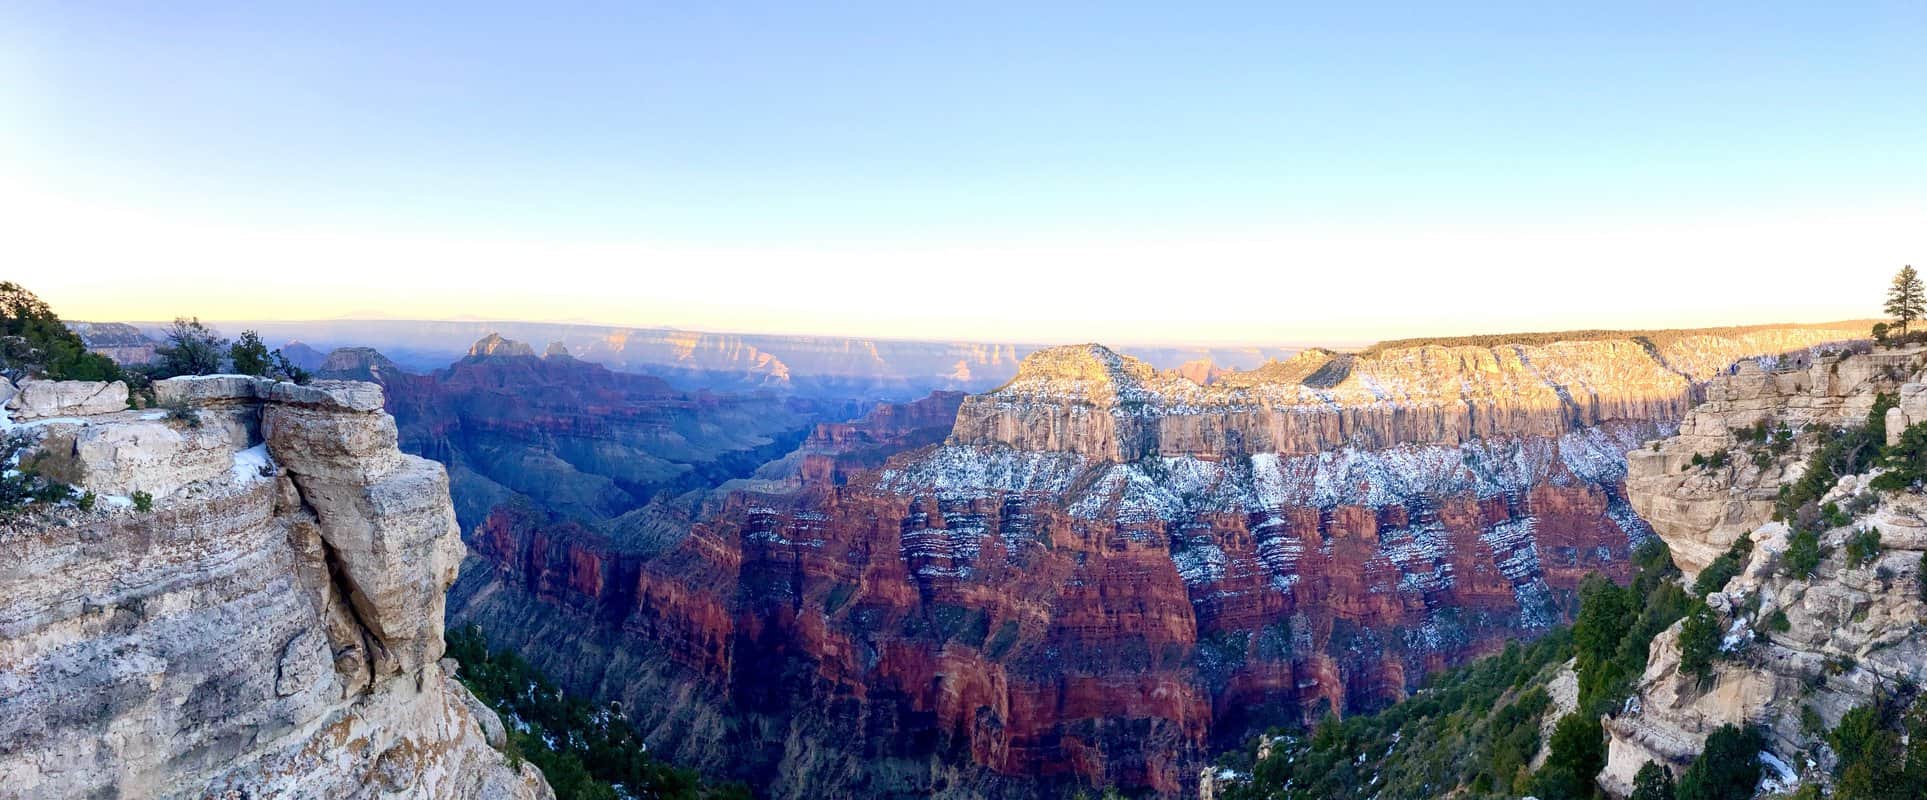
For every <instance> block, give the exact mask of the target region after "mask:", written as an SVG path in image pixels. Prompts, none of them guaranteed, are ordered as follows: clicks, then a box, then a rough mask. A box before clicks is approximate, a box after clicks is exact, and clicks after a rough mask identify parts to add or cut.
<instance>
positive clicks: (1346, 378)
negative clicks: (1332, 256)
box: [952, 328, 1861, 462]
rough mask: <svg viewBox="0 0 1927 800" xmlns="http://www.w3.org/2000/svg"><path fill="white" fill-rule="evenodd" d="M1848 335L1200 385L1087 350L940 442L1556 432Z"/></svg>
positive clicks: (1558, 349) (985, 404)
mask: <svg viewBox="0 0 1927 800" xmlns="http://www.w3.org/2000/svg"><path fill="white" fill-rule="evenodd" d="M1860 335H1861V334H1860V333H1859V331H1858V330H1857V329H1848V328H1840V329H1835V328H1787V329H1765V330H1755V331H1749V332H1746V333H1732V334H1725V335H1713V334H1708V335H1704V336H1677V337H1674V338H1672V339H1668V340H1666V343H1665V344H1664V345H1659V344H1655V343H1654V342H1653V341H1652V340H1651V339H1650V338H1647V337H1627V338H1598V339H1584V340H1575V341H1552V342H1543V343H1537V344H1499V345H1424V344H1422V345H1416V346H1411V347H1396V348H1389V349H1379V350H1375V351H1374V352H1372V353H1370V354H1367V355H1356V356H1355V355H1352V354H1341V353H1333V352H1330V351H1322V350H1309V351H1306V352H1304V353H1302V354H1300V355H1299V356H1298V357H1296V358H1293V359H1291V360H1290V361H1286V362H1278V363H1274V364H1272V365H1269V366H1267V367H1265V368H1261V369H1258V370H1254V371H1252V372H1250V373H1229V374H1224V375H1220V376H1218V377H1217V379H1216V380H1214V381H1213V382H1212V383H1210V384H1209V385H1200V384H1199V383H1197V382H1194V381H1193V380H1191V379H1189V378H1186V377H1184V376H1183V375H1181V374H1178V373H1175V372H1171V373H1166V372H1159V371H1157V370H1156V369H1154V368H1153V367H1152V366H1151V365H1150V364H1148V363H1146V362H1144V361H1140V360H1138V359H1136V358H1132V357H1130V356H1126V355H1121V354H1118V353H1115V352H1112V351H1111V350H1110V349H1108V348H1105V347H1102V346H1100V345H1075V346H1069V347H1054V348H1047V349H1044V350H1039V351H1037V352H1035V353H1032V354H1031V355H1029V356H1027V357H1026V358H1025V359H1024V364H1023V367H1022V368H1021V369H1019V370H1018V373H1017V377H1015V378H1013V379H1012V380H1011V381H1010V382H1009V383H1007V384H1005V385H1004V386H1002V387H1000V388H998V389H997V390H996V391H993V392H989V393H987V394H983V395H978V396H974V397H972V398H970V399H969V400H968V401H967V402H965V404H964V407H963V409H962V410H961V411H960V412H959V413H958V415H957V426H956V432H955V434H954V436H953V439H952V441H954V442H956V443H958V444H967V445H1004V446H1008V447H1011V448H1015V449H1018V450H1027V451H1053V452H1071V453H1077V454H1079V455H1082V456H1087V457H1090V458H1096V459H1102V460H1106V461H1114V462H1131V461H1137V460H1139V459H1141V458H1144V457H1147V456H1150V455H1166V456H1174V455H1176V456H1199V457H1207V458H1215V457H1220V456H1237V455H1241V454H1247V453H1281V454H1287V455H1303V454H1309V453H1317V452H1321V451H1325V450H1331V449H1336V448H1342V447H1358V448H1364V449H1373V450H1376V449H1384V448H1387V447H1392V446H1395V445H1399V444H1436V445H1457V444H1463V443H1465V442H1469V441H1473V440H1476V439H1481V438H1490V437H1504V436H1532V437H1544V436H1558V435H1560V434H1563V433H1567V432H1570V431H1574V430H1579V429H1583V428H1586V427H1589V426H1593V425H1597V424H1600V423H1602V422H1607V421H1611V420H1624V419H1650V420H1659V419H1664V420H1675V419H1678V418H1679V417H1680V416H1682V415H1683V414H1684V413H1685V412H1686V410H1687V409H1688V408H1690V407H1692V405H1693V404H1694V403H1695V402H1696V400H1697V394H1696V391H1695V389H1696V386H1697V382H1700V381H1705V380H1707V379H1709V378H1711V377H1713V376H1714V375H1715V374H1716V373H1717V372H1718V371H1719V370H1723V369H1725V368H1727V366H1728V365H1730V364H1732V363H1734V362H1736V361H1739V360H1742V359H1746V358H1749V357H1770V358H1772V359H1773V360H1775V361H1777V360H1778V356H1780V355H1781V354H1783V353H1786V352H1788V351H1795V350H1798V351H1802V354H1801V356H1802V357H1805V354H1804V351H1805V350H1806V349H1807V348H1808V347H1811V346H1815V345H1821V344H1827V343H1834V342H1843V341H1847V340H1850V339H1853V338H1856V337H1858V336H1860Z"/></svg>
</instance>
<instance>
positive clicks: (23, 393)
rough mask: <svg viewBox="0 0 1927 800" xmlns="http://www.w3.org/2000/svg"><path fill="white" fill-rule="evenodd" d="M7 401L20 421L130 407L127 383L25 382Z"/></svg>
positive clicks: (7, 408) (7, 404) (9, 411)
mask: <svg viewBox="0 0 1927 800" xmlns="http://www.w3.org/2000/svg"><path fill="white" fill-rule="evenodd" d="M15 389H16V391H15V392H14V394H13V397H12V398H10V399H8V400H7V401H6V411H7V415H8V416H10V417H12V418H13V419H17V420H33V419H48V418H53V417H79V416H88V415H92V414H106V413H109V412H112V411H119V410H121V409H124V408H127V384H125V383H122V382H120V381H113V382H107V381H37V380H27V381H22V382H21V383H20V385H19V386H18V387H15Z"/></svg>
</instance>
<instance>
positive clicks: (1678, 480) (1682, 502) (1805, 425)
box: [1626, 350, 1927, 577]
mask: <svg viewBox="0 0 1927 800" xmlns="http://www.w3.org/2000/svg"><path fill="white" fill-rule="evenodd" d="M1923 363H1927V356H1923V355H1922V354H1921V353H1919V352H1916V351H1913V350H1902V351H1893V350H1881V351H1877V352H1874V353H1869V354H1862V355H1856V356H1852V357H1841V356H1838V355H1835V356H1824V357H1821V358H1818V359H1816V360H1815V361H1814V362H1813V363H1811V364H1810V365H1808V366H1805V367H1802V368H1795V369H1778V370H1774V371H1767V370H1763V369H1761V368H1760V367H1759V366H1758V365H1757V364H1754V363H1752V362H1742V363H1740V364H1739V365H1737V367H1736V368H1735V369H1734V371H1733V374H1731V375H1727V376H1723V377H1720V378H1717V379H1715V380H1713V381H1711V382H1709V383H1708V384H1707V386H1706V388H1705V391H1704V396H1705V402H1704V403H1702V404H1701V405H1699V406H1697V407H1695V408H1694V409H1693V410H1692V411H1691V412H1690V413H1688V414H1687V415H1686V416H1685V418H1684V419H1683V420H1682V421H1681V423H1680V428H1679V435H1678V436H1675V437H1673V438H1670V439H1667V440H1665V441H1662V442H1656V443H1654V445H1653V446H1652V447H1649V448H1646V449H1642V450H1636V451H1633V452H1631V453H1628V454H1626V461H1627V477H1626V485H1627V494H1628V496H1629V498H1630V499H1631V500H1632V502H1633V508H1634V509H1635V510H1637V511H1638V512H1639V515H1640V516H1641V517H1642V518H1644V519H1645V520H1646V521H1647V522H1648V523H1650V524H1651V525H1652V526H1653V529H1654V530H1655V531H1656V532H1658V533H1659V534H1660V536H1661V537H1662V538H1664V539H1665V540H1666V541H1667V543H1668V544H1669V545H1671V546H1672V548H1673V561H1674V563H1676V564H1678V565H1679V567H1680V569H1681V570H1682V571H1684V572H1686V573H1687V575H1688V576H1689V577H1690V576H1692V575H1695V574H1697V573H1698V572H1699V570H1700V569H1701V568H1703V567H1705V566H1706V565H1707V564H1708V563H1709V562H1711V561H1712V560H1713V559H1714V558H1716V557H1718V556H1719V555H1720V554H1721V553H1724V552H1726V549H1727V548H1728V547H1729V546H1731V545H1732V543H1733V541H1734V540H1735V539H1737V538H1739V537H1740V536H1741V535H1744V534H1746V533H1748V532H1750V531H1752V530H1754V529H1755V528H1757V527H1759V526H1760V525H1761V524H1762V523H1764V522H1766V521H1767V518H1768V516H1770V515H1771V513H1772V511H1773V500H1774V497H1775V496H1776V495H1777V494H1778V492H1779V487H1780V485H1781V484H1782V483H1785V482H1787V481H1791V480H1793V479H1795V478H1798V477H1799V470H1800V469H1801V465H1802V464H1804V461H1805V459H1804V456H1805V455H1806V454H1807V453H1810V452H1812V450H1813V449H1814V448H1817V447H1819V446H1820V444H1821V443H1822V442H1821V439H1820V437H1818V436H1804V437H1800V438H1799V439H1797V440H1796V446H1795V449H1794V451H1793V452H1792V453H1790V454H1788V455H1787V456H1786V457H1783V458H1777V459H1774V460H1773V461H1771V462H1768V463H1765V464H1763V465H1762V464H1756V463H1754V462H1752V461H1751V460H1749V459H1748V458H1746V457H1744V454H1741V453H1740V451H1741V450H1742V449H1744V448H1743V445H1742V443H1741V442H1740V440H1739V433H1740V432H1741V431H1742V429H1746V428H1752V427H1755V426H1757V425H1760V424H1761V423H1765V424H1766V425H1767V426H1768V427H1777V426H1780V425H1785V426H1787V427H1788V428H1789V430H1790V431H1802V432H1804V431H1814V430H1823V429H1828V428H1837V427H1841V426H1846V425H1858V424H1861V423H1863V422H1865V421H1866V418H1867V414H1868V412H1870V411H1872V410H1873V404H1874V399H1875V397H1876V396H1877V395H1879V394H1880V393H1882V392H1886V393H1895V392H1898V391H1899V390H1900V384H1901V382H1902V381H1903V380H1905V379H1906V376H1907V375H1910V374H1912V372H1913V371H1914V370H1916V369H1918V368H1919V366H1920V365H1921V364H1923ZM1909 396H1913V395H1909ZM1908 404H1909V405H1908V407H1912V408H1918V407H1920V406H1919V401H1915V400H1909V401H1908ZM1896 411H1900V409H1896ZM1906 413H1907V412H1905V411H1901V416H1898V417H1896V416H1893V412H1889V417H1890V419H1891V421H1893V422H1895V423H1902V427H1904V423H1905V422H1906V421H1907V420H1906V417H1905V414H1906ZM1916 413H1918V412H1916ZM1897 430H1899V429H1898V428H1890V432H1895V431H1897ZM1722 451H1724V452H1727V453H1729V454H1739V455H1736V456H1735V457H1734V458H1733V459H1732V460H1733V462H1734V463H1733V464H1732V465H1731V466H1730V467H1722V468H1718V469H1696V468H1694V465H1693V458H1694V456H1700V457H1702V458H1705V457H1711V456H1713V455H1714V454H1716V453H1720V452H1722Z"/></svg>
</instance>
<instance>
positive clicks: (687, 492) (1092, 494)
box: [384, 326, 1859, 797]
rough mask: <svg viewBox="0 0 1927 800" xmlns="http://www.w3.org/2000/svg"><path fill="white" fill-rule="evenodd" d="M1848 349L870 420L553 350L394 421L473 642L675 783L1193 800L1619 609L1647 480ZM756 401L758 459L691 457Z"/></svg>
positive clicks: (1790, 340) (1718, 353)
mask: <svg viewBox="0 0 1927 800" xmlns="http://www.w3.org/2000/svg"><path fill="white" fill-rule="evenodd" d="M1858 335H1859V330H1858V329H1857V328H1849V327H1846V326H1841V327H1834V328H1828V327H1824V326H1820V327H1806V328H1758V329H1737V330H1723V331H1704V332H1694V331H1681V332H1667V333H1664V334H1658V335H1631V334H1628V335H1611V336H1575V337H1572V338H1569V339H1561V338H1556V337H1554V338H1549V339H1523V340H1521V341H1517V342H1503V341H1502V342H1499V343H1452V342H1444V343H1412V344H1399V343H1391V344H1388V345H1381V346H1378V347H1375V348H1373V349H1371V350H1368V351H1365V352H1362V353H1335V352H1327V351H1316V350H1314V351H1306V352H1304V353H1301V354H1299V355H1297V356H1295V357H1293V358H1291V359H1288V360H1284V361H1277V362H1272V363H1270V364H1267V365H1265V366H1262V367H1260V368H1257V369H1254V370H1250V371H1246V372H1236V371H1232V372H1227V373H1222V374H1219V375H1218V376H1216V377H1215V379H1213V380H1211V381H1209V382H1207V383H1200V382H1198V381H1197V380H1194V379H1192V378H1188V377H1185V376H1183V375H1181V374H1178V373H1175V372H1171V371H1161V370H1156V369H1153V368H1151V367H1150V366H1149V365H1146V364H1144V363H1143V362H1140V361H1137V360H1136V359H1134V358H1131V357H1130V356H1127V355H1123V354H1120V353H1116V352H1113V351H1111V350H1109V349H1106V348H1103V347H1098V346H1074V347H1060V348H1050V349H1045V350H1041V351H1038V352H1035V353H1033V354H1031V355H1030V356H1028V357H1027V358H1026V359H1025V360H1024V362H1023V363H1022V365H1021V367H1020V369H1019V370H1018V372H1017V374H1016V375H1015V376H1014V377H1013V378H1012V379H1011V380H1009V381H1008V382H1007V383H1006V384H1004V385H1003V386H1001V387H999V388H997V389H995V390H993V391H990V392H986V393H983V394H978V395H961V394H955V393H950V394H943V393H939V394H937V395H933V396H931V397H928V398H925V399H923V400H918V401H915V402H910V403H885V404H881V405H878V406H876V407H874V408H873V409H872V410H871V411H870V412H869V413H868V414H867V415H865V416H863V417H861V418H859V419H856V420H854V421H851V422H834V421H830V420H834V419H835V418H836V413H837V411H838V409H835V408H826V407H820V406H810V405H809V404H808V403H805V402H803V401H799V400H795V399H791V400H781V399H780V397H781V396H779V395H770V394H760V395H759V394H752V395H733V394H730V393H723V394H724V395H727V396H714V397H709V398H707V399H704V398H703V396H702V395H701V394H700V393H696V394H691V393H687V392H684V391H679V390H675V389H673V388H671V387H668V386H667V385H660V384H649V383H647V382H646V381H647V379H645V378H642V377H640V376H628V375H623V374H620V373H614V372H610V371H607V370H606V369H605V368H603V367H601V366H600V365H596V364H593V363H588V362H586V361H582V360H578V359H575V358H574V357H572V356H569V355H566V354H565V353H566V347H564V348H550V351H549V352H548V353H547V354H546V355H541V356H538V355H535V352H534V348H532V347H529V346H526V345H519V344H518V345H514V346H510V347H506V348H501V347H499V346H498V344H499V343H497V344H491V343H490V342H484V343H481V344H478V345H477V347H476V348H475V350H474V352H472V353H471V355H470V356H468V357H466V358H465V359H463V360H462V362H460V363H458V364H456V365H454V366H452V367H450V368H448V369H446V370H442V371H438V372H437V373H435V374H434V375H432V376H407V377H403V378H391V379H389V380H387V381H386V382H385V384H384V385H385V386H386V388H387V391H388V395H389V398H390V400H389V403H390V408H391V410H392V411H393V412H394V413H395V414H396V416H397V417H398V419H400V420H401V429H402V430H401V439H402V441H403V443H404V446H405V447H411V448H413V449H416V450H418V451H420V452H424V453H428V454H431V455H434V456H436V457H438V458H444V459H446V460H448V462H449V463H450V471H451V474H452V475H453V476H454V479H453V480H454V485H455V495H456V505H457V507H458V509H461V510H462V512H463V516H464V517H466V518H468V519H465V520H464V523H465V524H464V530H465V531H467V534H466V535H467V538H468V543H469V546H470V548H471V553H472V554H471V557H470V558H469V559H468V561H467V562H466V564H465V565H464V568H463V570H462V575H461V578H460V579H459V580H458V582H457V584H456V586H455V587H454V588H453V590H452V591H451V595H450V619H451V623H452V624H465V623H475V624H478V625H480V626H481V627H482V629H484V630H486V631H488V633H489V634H490V636H491V637H492V639H494V640H495V641H497V642H500V643H503V644H507V645H510V646H512V647H514V648H515V649H516V650H517V651H518V652H520V653H521V654H522V655H524V656H525V657H527V658H528V659H530V660H531V661H532V662H533V663H535V664H537V665H539V666H540V667H542V668H543V669H545V670H546V671H548V672H549V673H550V674H551V675H552V676H554V677H555V678H557V679H558V680H559V681H561V683H562V684H563V685H564V686H566V687H568V688H569V689H570V690H571V691H575V692H579V693H582V694H585V695H589V696H593V697H598V698H604V699H608V700H615V701H618V702H620V703H621V704H622V708H623V710H624V712H625V714H626V715H627V716H628V717H629V718H630V719H631V720H633V721H634V722H635V723H636V724H637V725H638V726H639V728H640V729H641V730H642V731H643V733H644V736H645V738H646V739H647V740H648V741H649V743H650V744H651V746H652V748H654V749H655V751H656V752H658V753H660V754H663V755H665V756H667V757H668V758H670V759H672V760H674V761H676V762H678V763H684V764H689V765H694V766H698V767H700V768H701V769H703V770H704V771H705V772H707V773H710V774H714V775H721V776H732V777H739V778H744V779H747V780H749V781H750V782H751V783H752V784H753V785H758V786H763V787H766V790H767V792H768V793H769V794H770V795H771V796H776V797H800V796H804V795H806V794H809V793H812V792H820V791H823V790H824V789H825V788H826V787H830V788H831V790H832V791H834V792H838V793H843V794H847V795H851V796H926V795H938V796H959V797H962V796H995V797H1033V796H1050V795H1055V794H1057V793H1061V792H1066V791H1071V790H1074V789H1075V788H1077V787H1087V788H1089V787H1105V786H1117V787H1121V788H1125V789H1130V790H1139V791H1144V790H1148V791H1153V792H1156V793H1159V794H1176V793H1184V792H1189V791H1194V790H1195V788H1196V780H1197V773H1198V765H1199V764H1200V763H1202V762H1203V761H1205V760H1206V759H1207V758H1208V757H1209V755H1210V754H1211V753H1212V752H1213V751H1214V749H1217V748H1222V747H1225V746H1228V745H1232V744H1235V743H1237V742H1238V741H1239V740H1241V739H1242V738H1243V737H1245V736H1247V735H1249V734H1250V733H1252V732H1255V731H1257V730H1260V729H1262V728H1264V727H1267V726H1270V725H1276V724H1298V723H1305V722H1309V721H1315V720H1316V719H1317V718H1318V717H1319V716H1322V715H1323V714H1325V713H1326V712H1327V711H1331V712H1337V713H1356V712H1360V711H1368V710H1371V709H1375V708H1379V707H1382V706H1384V705H1386V704H1388V703H1390V702H1392V701H1394V700H1396V699H1398V698H1400V697H1402V696H1404V695H1405V694H1406V693H1407V692H1408V691H1409V690H1410V689H1411V688H1413V687H1414V686H1416V685H1418V684H1419V683H1420V682H1421V681H1422V680H1423V678H1424V677H1425V676H1426V675H1427V674H1428V673H1430V672H1433V671H1436V670H1438V669H1440V668H1443V667H1445V666H1448V665H1452V664H1457V663H1462V662H1464V661H1466V660H1467V659H1470V658H1472V657H1475V656H1477V655H1480V654H1483V653H1487V652H1490V651H1492V650H1493V649H1494V648H1495V647H1497V646H1499V645H1500V644H1502V643H1504V642H1505V641H1507V640H1510V639H1514V638H1519V637H1531V636H1533V635H1535V634H1536V633H1537V632H1539V631H1542V630H1545V629H1546V628H1547V627H1548V626H1550V625H1552V624H1554V623H1556V622H1558V621H1560V620H1561V619H1564V618H1566V617H1567V616H1568V615H1569V614H1570V613H1571V611H1572V607H1573V604H1574V603H1573V598H1572V591H1573V589H1574V587H1575V586H1576V585H1577V584H1578V582H1579V580H1580V578H1581V577H1583V576H1584V575H1586V574H1587V573H1589V572H1595V571H1596V572H1600V573H1603V574H1606V575H1608V576H1612V577H1615V578H1618V579H1621V580H1623V579H1625V578H1626V577H1627V570H1628V560H1629V559H1628V557H1629V553H1630V550H1631V549H1632V548H1633V547H1634V546H1635V545H1636V544H1637V543H1638V542H1639V541H1641V540H1642V539H1643V538H1645V537H1647V536H1649V535H1650V529H1649V528H1647V526H1646V525H1645V523H1644V522H1642V521H1641V519H1640V518H1639V516H1638V515H1637V514H1635V513H1634V512H1633V509H1632V508H1631V507H1630V505H1629V504H1628V502H1627V499H1626V494H1625V491H1624V486H1623V480H1624V475H1625V469H1626V466H1625V455H1624V454H1625V453H1626V452H1627V451H1629V450H1633V449H1636V448H1638V447H1640V446H1641V445H1642V443H1643V442H1645V441H1647V440H1650V439H1654V438H1658V437H1661V436H1664V435H1667V434H1669V433H1671V432H1672V431H1673V430H1674V429H1675V427H1676V426H1677V424H1678V421H1679V420H1680V419H1681V418H1682V417H1683V416H1684V414H1685V412H1686V410H1687V409H1688V408H1690V407H1691V406H1692V405H1694V404H1695V403H1696V402H1697V401H1698V400H1699V399H1700V397H1699V394H1698V393H1699V392H1700V388H1699V387H1701V386H1703V385H1704V383H1705V382H1706V381H1707V380H1709V379H1711V378H1713V377H1715V376H1717V375H1719V374H1721V373H1723V372H1724V371H1726V370H1727V369H1728V368H1729V367H1730V366H1731V365H1733V364H1735V363H1736V362H1739V361H1742V360H1746V359H1754V358H1760V359H1764V360H1765V362H1766V363H1767V364H1768V365H1769V366H1771V365H1773V364H1776V363H1778V362H1779V360H1780V359H1781V358H1782V357H1785V358H1787V359H1791V361H1789V363H1792V362H1794V361H1798V360H1799V359H1801V358H1804V354H1805V353H1806V352H1807V350H1808V349H1809V348H1812V347H1816V346H1821V345H1826V344H1830V343H1836V342H1843V341H1846V340H1850V339H1853V338H1855V337H1856V336H1858ZM809 402H814V403H820V402H821V401H809ZM744 404H750V406H752V407H753V408H754V409H755V410H754V411H753V412H752V416H754V417H755V418H756V419H759V420H763V421H766V422H767V423H768V426H767V427H765V428H762V429H759V430H756V431H754V432H752V433H749V434H747V435H743V436H742V437H741V438H739V439H735V440H726V438H725V439H717V440H714V441H712V440H710V439H707V438H705V435H706V434H714V433H715V432H717V431H731V432H741V431H743V429H742V428H741V427H740V426H737V425H731V424H724V423H721V422H720V421H721V420H726V419H730V417H729V415H731V414H733V413H738V412H739V410H740V409H742V408H744V407H745V405H744ZM757 404H761V405H757ZM509 409H513V412H512V413H504V412H505V410H509ZM779 411H780V413H777V412H779ZM798 441H800V445H798V446H796V447H795V448H794V450H793V452H788V453H787V454H782V453H780V452H778V451H781V450H783V449H785V448H787V447H788V443H789V442H798ZM670 453H675V454H677V455H676V456H675V457H672V458H669V459H667V460H668V461H671V462H674V463H672V464H670V465H668V466H667V469H668V471H661V470H658V471H657V472H656V473H652V474H650V475H641V474H636V473H635V472H634V471H633V470H635V469H636V468H637V465H640V464H660V462H662V461H663V460H665V459H664V455H665V454H670ZM778 455H781V457H780V458H779V457H776V456H778ZM762 459H767V463H764V464H761V465H760V466H752V464H753V463H754V462H757V461H759V460H762ZM671 472H673V473H674V474H678V475H694V476H705V477H704V478H703V479H698V478H691V479H689V480H686V481H678V480H661V479H654V480H652V477H653V478H661V477H662V476H665V475H668V474H670V473H671ZM471 473H472V476H471V477H469V478H465V477H464V475H470V474H471ZM532 476H534V477H532ZM516 481H522V482H523V483H522V484H520V485H517V484H516ZM705 484H707V485H705ZM470 520H473V522H472V524H471V522H470Z"/></svg>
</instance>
